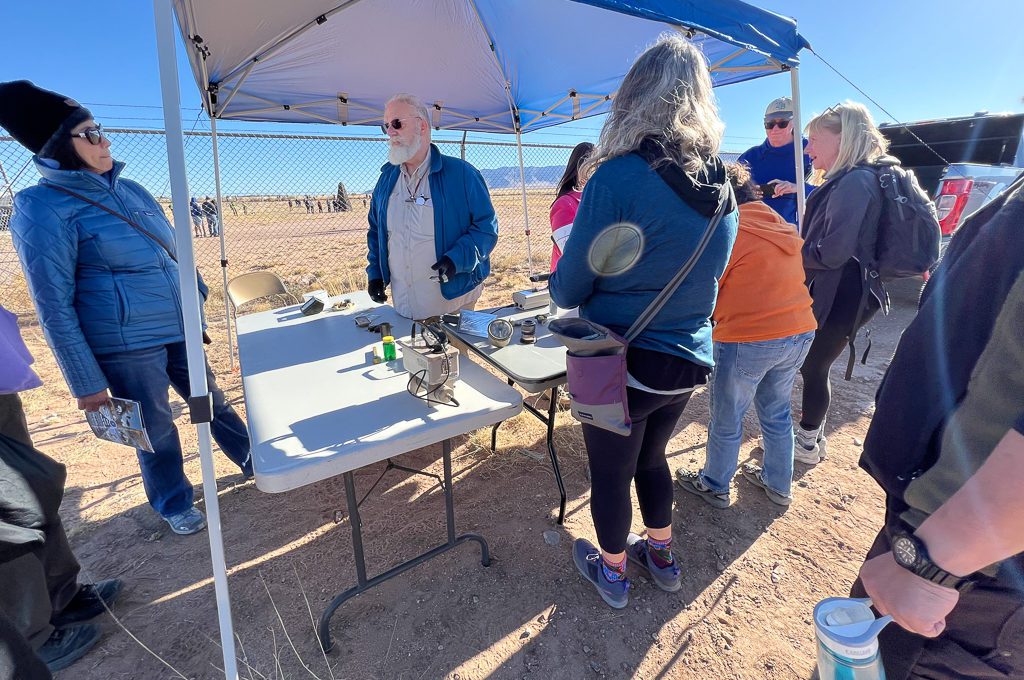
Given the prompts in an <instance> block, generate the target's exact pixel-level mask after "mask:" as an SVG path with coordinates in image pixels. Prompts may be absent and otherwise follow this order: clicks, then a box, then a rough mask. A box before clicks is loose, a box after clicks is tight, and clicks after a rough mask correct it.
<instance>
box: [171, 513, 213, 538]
mask: <svg viewBox="0 0 1024 680" xmlns="http://www.w3.org/2000/svg"><path fill="white" fill-rule="evenodd" d="M164 521H166V522H167V524H169V525H170V527H171V531H173V532H174V533H176V534H178V535H180V536H188V535H190V534H197V533H199V532H200V531H202V530H203V529H205V528H206V518H205V517H203V513H202V512H200V511H199V509H198V508H196V507H195V506H192V507H191V508H189V509H188V510H185V511H184V512H179V513H178V514H176V515H168V516H167V517H164Z"/></svg>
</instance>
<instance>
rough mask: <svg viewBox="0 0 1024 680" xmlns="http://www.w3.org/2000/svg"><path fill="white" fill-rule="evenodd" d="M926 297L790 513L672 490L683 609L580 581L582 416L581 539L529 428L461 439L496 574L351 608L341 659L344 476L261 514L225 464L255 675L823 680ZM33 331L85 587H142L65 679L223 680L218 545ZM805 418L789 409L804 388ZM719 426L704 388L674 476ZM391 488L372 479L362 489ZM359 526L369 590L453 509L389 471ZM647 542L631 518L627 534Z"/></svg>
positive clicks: (473, 502)
mask: <svg viewBox="0 0 1024 680" xmlns="http://www.w3.org/2000/svg"><path fill="white" fill-rule="evenodd" d="M916 288H917V284H915V283H914V282H907V283H906V284H905V285H901V286H898V287H896V289H895V290H894V291H893V298H894V305H893V311H892V313H891V314H890V315H889V316H888V317H886V318H882V319H876V320H875V321H874V322H873V323H872V329H873V332H872V339H873V342H874V347H873V349H872V352H871V356H870V358H869V360H868V363H867V365H866V366H861V365H858V367H857V370H856V373H855V377H854V379H853V381H851V382H844V381H843V380H842V379H841V375H840V366H839V365H838V364H837V368H836V370H835V371H834V372H833V373H834V378H835V381H834V383H833V384H834V394H833V403H832V408H831V411H830V414H829V421H828V427H827V434H828V439H829V447H828V451H829V458H828V460H826V461H825V462H823V463H822V464H820V465H818V466H817V467H816V468H814V469H807V468H806V467H804V466H801V465H799V464H798V465H797V472H796V483H795V486H794V492H795V500H794V503H793V505H792V506H790V508H789V509H788V510H785V511H784V510H783V509H781V508H779V507H777V506H775V505H773V504H772V503H770V502H769V501H768V500H767V498H765V496H764V494H763V493H762V492H760V491H759V490H758V489H756V488H754V487H753V486H751V485H750V484H748V483H746V482H745V481H744V480H743V479H737V481H736V482H734V492H733V497H734V504H733V506H732V507H731V508H729V509H728V510H715V509H712V508H710V507H708V506H706V505H705V504H703V503H702V502H701V501H700V500H699V499H697V498H695V497H693V496H690V495H689V494H686V493H685V492H683V491H681V490H677V493H676V508H675V530H676V533H675V535H676V543H675V550H676V554H677V555H678V557H679V559H680V560H681V566H682V570H683V588H682V590H681V591H680V592H679V593H676V594H667V593H664V592H662V591H660V590H658V589H657V588H656V587H655V586H654V585H653V584H652V583H649V582H647V581H646V580H645V579H643V578H642V577H637V578H635V580H634V583H635V589H634V591H633V594H632V598H631V601H630V605H629V608H628V609H626V610H624V611H615V610H612V609H610V608H608V607H607V606H605V605H604V604H603V603H602V602H601V601H600V600H599V598H598V597H597V595H596V594H595V593H594V592H593V590H592V588H591V587H590V585H589V584H587V583H585V582H584V581H583V579H582V578H580V576H579V575H578V574H577V573H576V572H575V570H574V568H573V566H572V561H571V557H570V549H571V545H572V541H573V539H574V538H576V537H579V536H584V537H588V538H593V536H594V532H593V526H592V522H591V518H590V513H589V507H588V500H589V487H588V482H587V478H586V473H585V454H584V452H583V447H582V441H581V438H580V434H579V428H578V426H577V425H576V424H575V423H574V421H573V420H572V419H571V418H570V417H569V416H568V415H567V414H561V415H560V416H559V420H558V428H557V431H556V440H557V443H558V446H559V450H560V456H561V463H562V469H563V471H564V475H565V481H566V485H567V490H568V494H569V504H568V515H567V518H566V522H565V525H564V526H563V527H558V526H556V525H555V524H554V523H553V518H552V514H551V513H552V511H553V510H554V509H555V508H557V489H556V486H555V482H554V479H553V476H552V473H551V469H550V466H549V464H548V463H547V462H546V460H545V459H544V458H543V457H542V456H543V453H544V430H543V426H542V425H541V424H540V423H539V422H538V421H537V420H536V419H534V418H533V417H532V416H529V415H528V414H526V413H525V412H524V413H523V414H522V415H520V416H518V417H517V418H515V419H514V420H513V421H511V422H509V423H507V424H505V425H503V426H502V428H501V430H500V433H499V437H498V451H497V453H495V454H491V453H490V452H489V450H488V444H489V442H488V437H487V434H488V433H487V432H486V431H481V432H477V433H474V434H471V435H469V436H466V437H462V438H460V439H459V440H458V441H457V442H456V444H457V446H456V448H455V450H454V461H455V462H454V470H455V478H456V481H455V486H454V490H455V503H456V517H457V521H458V528H459V530H460V531H473V532H477V533H480V534H482V535H483V536H484V537H485V538H486V539H487V540H488V541H489V543H490V547H491V551H492V556H493V562H492V564H491V566H490V567H489V568H483V567H481V565H480V562H479V552H478V551H477V548H476V547H475V545H474V544H469V545H464V546H461V547H459V548H458V549H456V550H454V551H452V552H449V553H447V554H446V555H444V556H442V557H440V558H437V559H435V560H433V561H431V562H428V563H427V564H426V565H422V566H419V567H417V568H415V569H413V570H411V571H409V572H407V573H405V574H403V575H402V576H400V577H398V578H396V579H394V580H391V581H389V582H387V583H385V584H384V585H382V586H380V587H378V588H375V589H373V590H372V591H370V592H368V593H365V594H363V595H360V596H359V597H357V598H355V599H354V600H351V601H349V602H348V603H347V604H346V605H345V606H344V607H343V608H342V609H341V610H340V611H339V612H338V614H337V615H336V616H335V618H334V622H333V627H332V631H333V634H334V636H335V639H336V649H335V651H334V652H333V653H331V654H330V655H327V656H326V657H325V656H324V655H323V654H322V653H321V652H320V650H319V647H318V645H317V642H316V638H315V634H314V626H313V623H312V620H313V619H314V618H315V617H317V616H319V613H320V611H321V610H322V609H323V608H324V607H325V606H326V604H327V602H329V601H330V599H331V598H332V597H333V596H334V595H335V594H336V593H339V592H341V591H343V590H345V589H347V588H348V587H350V586H351V585H353V584H354V583H355V572H354V567H353V563H352V545H351V530H350V527H349V525H348V521H347V517H346V511H345V507H346V505H345V498H344V489H343V485H342V483H341V479H340V478H339V479H334V480H330V481H325V482H321V483H318V484H314V485H311V486H308V487H304V488H302V489H299V490H295V491H291V492H288V493H284V494H266V493H262V492H260V491H258V490H257V489H256V488H255V486H254V485H253V484H252V483H251V482H250V483H243V481H242V479H241V477H240V475H239V474H238V473H237V470H236V469H233V466H232V465H231V464H230V463H229V462H228V461H227V460H226V459H225V458H224V457H223V456H222V455H220V453H219V451H216V449H215V455H216V458H217V471H218V475H219V480H218V482H219V483H218V488H219V492H218V493H219V497H220V501H221V512H222V515H223V518H224V535H225V542H226V546H225V548H226V553H227V562H228V565H229V570H230V576H229V584H230V591H231V603H232V607H233V611H234V623H235V630H236V633H237V640H238V654H239V657H241V659H242V662H241V674H242V677H244V678H250V679H252V680H256V679H258V678H263V679H270V678H304V677H314V678H339V679H340V678H396V679H399V678H401V679H409V680H416V679H418V678H448V679H452V680H454V679H456V678H458V679H461V680H468V679H470V678H495V679H504V678H599V677H602V678H645V679H646V678H652V679H653V678H773V679H774V678H779V679H783V678H786V679H788V678H808V677H809V676H810V674H811V671H812V667H813V665H814V659H815V644H814V639H813V630H812V625H811V619H810V616H811V609H812V607H813V605H814V604H815V603H816V602H817V601H818V600H820V599H822V598H824V597H827V596H832V595H843V594H845V593H847V592H848V589H849V587H850V584H851V583H852V581H853V580H854V578H855V576H856V573H857V569H858V567H859V564H860V561H861V557H862V556H863V554H864V553H865V552H866V550H867V548H868V546H869V544H870V542H871V540H872V538H873V536H874V534H875V532H876V531H877V529H878V527H879V526H880V523H881V519H882V510H881V507H882V506H881V496H880V493H879V491H878V489H877V487H876V486H875V485H874V483H873V482H872V481H871V480H870V479H869V478H868V477H867V476H866V475H865V474H864V473H863V472H862V471H860V469H859V468H858V467H857V458H858V455H859V452H860V446H861V442H862V440H863V437H864V433H865V430H866V428H867V424H868V421H869V419H870V417H871V413H872V397H873V394H874V390H875V388H876V386H877V383H878V380H879V378H880V377H881V375H882V373H883V371H884V369H885V366H886V364H887V361H888V358H889V357H890V356H891V353H892V351H893V349H894V347H895V344H896V342H897V340H898V337H899V333H900V332H901V331H902V329H903V328H904V327H905V326H906V324H907V323H908V322H909V321H910V319H911V318H912V316H913V312H914V302H915V300H916ZM492 294H493V295H499V293H495V292H493V291H492ZM501 294H507V293H501ZM212 331H213V335H214V338H215V340H216V341H217V342H216V344H214V345H213V346H212V350H211V352H210V357H211V361H212V363H213V365H214V367H215V370H216V372H217V374H218V375H219V376H220V381H221V385H222V386H223V387H224V388H225V390H226V391H227V393H228V395H229V397H230V399H231V400H232V401H233V402H234V403H236V404H237V406H238V408H239V409H244V405H243V403H242V395H241V389H240V381H239V377H238V374H237V373H232V372H231V371H230V369H229V368H228V362H227V359H228V357H227V351H226V344H225V342H224V340H225V338H224V327H223V325H216V326H214V327H213V329H212ZM24 332H25V336H26V340H27V342H28V344H29V347H30V349H31V351H32V352H33V353H34V355H35V356H36V357H37V358H38V369H39V372H40V374H41V375H42V376H43V378H44V380H45V385H44V386H43V387H41V388H38V389H36V390H33V391H30V392H28V393H25V394H24V395H23V396H24V399H25V402H26V409H27V412H28V416H29V421H30V424H31V429H32V435H33V437H34V439H35V441H36V443H37V445H38V446H39V448H41V449H42V450H43V451H44V452H46V453H47V454H49V455H51V456H53V457H55V458H57V459H58V460H60V461H61V462H63V463H65V464H66V465H67V467H68V486H67V493H66V496H65V500H64V504H63V507H62V515H63V516H64V518H65V520H66V522H67V528H68V532H69V535H70V536H71V542H72V545H73V546H74V548H75V550H76V552H77V555H78V557H79V559H80V561H81V563H82V566H83V571H84V578H86V579H101V578H110V577H114V576H116V577H119V578H122V579H124V581H125V583H126V588H125V591H124V593H123V595H122V597H121V600H120V601H119V602H118V604H117V605H116V607H115V608H114V613H115V614H116V616H117V621H116V622H115V621H114V620H112V619H110V618H103V619H101V620H100V622H101V625H102V627H103V630H104V637H103V639H102V641H101V642H100V644H99V645H98V646H97V648H96V649H95V650H94V651H92V652H91V653H90V654H89V655H88V656H86V657H85V658H84V659H82V660H81V661H80V662H78V663H77V664H75V665H74V666H73V667H72V668H71V669H69V670H67V671H64V672H62V673H60V674H58V676H57V677H58V678H59V680H70V679H72V678H74V679H76V680H100V679H104V680H108V679H119V678H147V679H150V678H152V679H156V678H216V677H218V676H219V677H223V675H219V671H218V669H219V667H220V666H221V652H220V649H219V647H218V642H217V641H218V640H219V635H218V628H217V618H216V607H215V602H214V592H213V584H212V579H211V573H212V572H211V566H210V557H209V543H208V534H207V533H205V532H204V533H201V534H199V535H196V536H191V537H180V536H176V535H174V534H172V533H171V532H170V531H169V530H168V528H167V526H166V525H165V524H164V523H163V521H161V520H160V518H159V517H158V516H157V515H156V514H155V513H154V512H153V511H152V510H151V509H150V508H149V506H148V505H147V503H146V498H145V495H144V493H143V489H142V484H141V480H140V477H139V471H138V466H137V463H136V461H135V458H134V454H133V453H132V452H131V451H130V450H128V449H126V448H124V447H121V446H118V445H115V444H110V443H107V442H102V441H100V440H97V439H95V438H93V436H92V435H91V433H90V432H89V430H88V427H87V426H86V425H85V423H84V421H83V419H82V418H81V417H80V414H79V413H78V412H77V411H76V410H75V408H74V406H73V405H72V403H71V401H70V400H69V399H68V395H67V392H66V388H65V387H64V384H63V381H62V380H61V378H60V375H59V372H58V371H57V369H56V367H55V365H54V362H53V359H52V356H51V354H50V352H49V350H48V349H47V348H46V346H45V343H44V340H43V337H42V334H41V332H40V331H39V329H38V327H35V326H29V327H26V328H25V329H24ZM839 363H840V364H842V363H844V362H839ZM794 397H795V399H794V402H795V403H796V399H798V397H799V383H798V389H797V393H796V394H795V395H794ZM531 399H532V397H531ZM173 401H174V403H175V404H176V406H177V412H178V413H179V414H180V415H179V418H178V426H179V428H180V431H181V436H182V438H183V440H184V447H185V451H186V454H187V459H186V471H187V473H188V475H189V477H190V479H192V480H193V481H194V482H195V483H196V485H197V497H199V498H201V497H202V489H201V474H200V470H199V460H198V456H197V454H196V435H195V431H194V429H193V428H192V427H191V426H190V425H189V421H188V415H187V409H185V408H184V404H183V403H182V402H181V400H178V399H174V400H173ZM183 411H184V412H183ZM707 420H708V405H707V395H706V392H704V391H700V392H698V393H697V394H696V395H695V396H694V398H693V399H692V400H691V402H690V405H689V406H688V407H687V410H686V413H685V414H684V417H683V419H682V420H681V422H680V424H679V429H678V431H677V433H676V435H675V437H674V438H673V439H672V441H671V442H670V445H669V460H670V465H671V467H672V468H673V469H675V468H679V467H698V466H700V465H701V463H702V461H703V445H704V442H705V437H706V429H705V424H706V423H707ZM755 438H756V423H755V422H754V420H753V419H751V418H750V417H749V416H748V422H747V441H746V442H745V444H744V446H743V448H742V451H741V460H743V459H747V458H748V457H749V458H752V459H757V457H758V455H759V450H758V449H755V448H754V446H755ZM440 459H441V454H440V447H439V446H434V447H429V448H427V449H423V450H420V451H416V452H413V453H410V454H407V455H405V456H403V457H402V458H401V459H400V462H401V463H403V464H405V465H409V466H414V467H423V468H426V469H427V470H429V471H431V472H434V473H436V474H440V471H441V462H440ZM382 468H383V465H382V464H381V465H374V466H370V467H369V468H365V469H363V470H361V471H359V472H358V473H357V474H356V483H357V487H358V488H359V489H360V490H361V492H364V491H365V490H367V489H368V488H369V487H370V485H371V484H372V483H373V481H374V480H375V479H376V478H377V476H378V475H379V474H380V472H381V470H382ZM202 506H203V504H202V503H201V502H200V507H202ZM362 516H363V520H364V540H365V547H366V551H367V562H368V568H369V570H370V574H371V575H373V574H376V573H380V572H381V571H383V570H385V569H386V568H388V567H389V566H391V565H393V564H395V563H397V562H398V561H400V560H402V559H405V558H408V557H411V556H413V555H416V554H419V553H420V552H423V551H425V550H426V549H428V548H430V547H432V546H433V545H435V544H438V543H441V542H443V540H444V506H443V493H442V492H441V490H440V488H439V486H438V485H437V484H436V483H435V482H434V481H433V480H431V479H428V478H424V477H420V476H413V475H409V474H407V473H404V472H396V471H392V472H389V473H388V475H387V476H386V477H385V478H384V480H383V482H382V483H381V485H380V486H379V487H378V489H377V491H376V492H375V493H374V494H373V495H371V496H370V497H369V499H368V500H367V501H366V502H365V504H364V505H363V506H362ZM639 522H640V520H639V512H638V511H637V512H636V513H635V514H634V527H636V528H639ZM545 532H548V533H547V534H545ZM311 612H312V615H311ZM157 657H159V659H158V658H157Z"/></svg>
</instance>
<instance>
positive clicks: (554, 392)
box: [547, 386, 565, 524]
mask: <svg viewBox="0 0 1024 680" xmlns="http://www.w3.org/2000/svg"><path fill="white" fill-rule="evenodd" d="M557 411H558V387H557V386H556V387H552V388H551V395H550V403H549V404H548V422H547V426H548V437H547V440H548V455H549V456H551V469H552V470H554V472H555V482H557V484H558V495H559V503H558V524H563V523H564V522H565V482H564V481H562V468H561V466H559V464H558V452H557V451H555V414H556V413H557Z"/></svg>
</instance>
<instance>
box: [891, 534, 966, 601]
mask: <svg viewBox="0 0 1024 680" xmlns="http://www.w3.org/2000/svg"><path fill="white" fill-rule="evenodd" d="M897 539H905V540H909V541H912V542H913V543H914V548H915V552H916V555H917V559H916V560H915V561H914V564H913V565H906V564H903V563H901V562H900V561H899V560H896V564H899V565H900V566H901V567H903V568H904V569H907V570H908V571H910V572H911V573H913V574H915V575H917V576H920V577H921V578H923V579H925V580H927V581H931V582H932V583H935V584H937V585H940V586H943V587H945V588H952V589H954V590H956V591H959V592H963V591H965V590H967V589H969V588H971V587H972V586H973V585H974V579H973V578H971V577H970V576H957V575H956V574H951V573H949V572H948V571H946V570H945V569H942V568H941V567H939V566H938V565H937V564H935V563H934V562H932V559H931V556H930V555H929V554H928V548H927V547H926V546H925V544H924V541H922V540H921V539H920V538H918V537H917V536H915V535H914V534H912V533H909V532H906V531H898V532H896V533H894V534H893V536H892V539H891V541H890V543H895V541H896V540H897Z"/></svg>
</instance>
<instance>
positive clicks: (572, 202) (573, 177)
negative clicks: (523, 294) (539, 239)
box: [549, 142, 594, 272]
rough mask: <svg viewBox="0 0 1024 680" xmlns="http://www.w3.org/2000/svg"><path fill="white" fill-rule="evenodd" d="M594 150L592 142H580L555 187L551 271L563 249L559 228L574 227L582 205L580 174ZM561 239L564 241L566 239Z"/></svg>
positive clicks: (553, 269) (581, 180)
mask: <svg viewBox="0 0 1024 680" xmlns="http://www.w3.org/2000/svg"><path fill="white" fill-rule="evenodd" d="M593 150H594V145H593V144H592V143H591V142H580V143H579V144H577V145H576V148H574V149H573V150H572V152H571V153H570V154H569V162H568V163H566V165H565V172H563V173H562V179H560V180H558V186H557V187H556V188H555V201H554V202H553V203H552V204H551V210H550V215H549V217H550V219H551V233H552V238H553V239H554V240H555V244H554V245H552V246H551V271H552V272H554V271H555V267H556V266H557V265H558V258H559V257H561V256H562V251H561V250H559V248H558V240H559V235H558V230H559V229H562V228H565V227H569V228H570V229H571V228H572V221H573V220H574V219H576V209H577V208H579V207H580V199H581V198H582V197H583V179H582V177H581V176H580V168H582V167H583V163H585V162H586V160H587V158H588V157H589V156H590V152H592V151H593ZM561 241H562V242H563V243H564V241H565V239H564V238H562V239H561Z"/></svg>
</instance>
